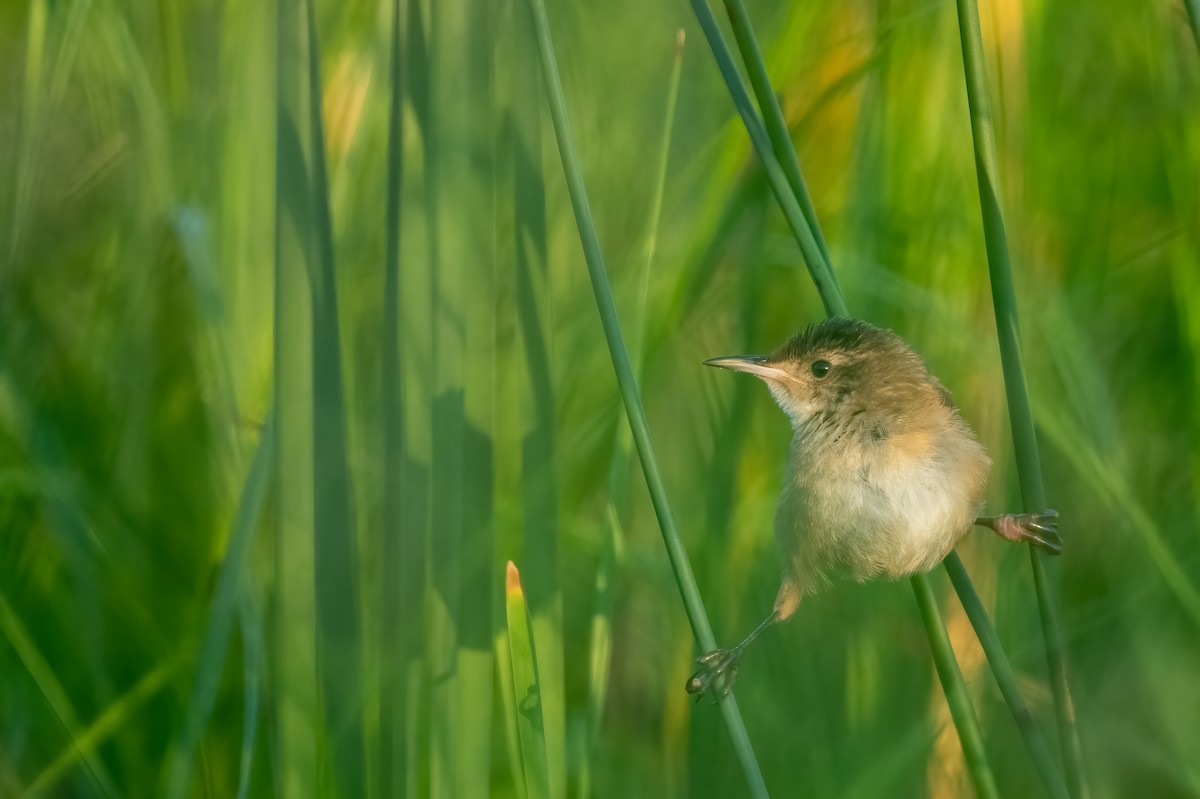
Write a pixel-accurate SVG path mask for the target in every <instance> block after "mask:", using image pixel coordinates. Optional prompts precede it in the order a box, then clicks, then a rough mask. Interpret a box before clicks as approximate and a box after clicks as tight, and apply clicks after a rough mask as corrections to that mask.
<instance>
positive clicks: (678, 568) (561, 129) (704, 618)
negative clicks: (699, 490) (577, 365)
mask: <svg viewBox="0 0 1200 799" xmlns="http://www.w3.org/2000/svg"><path fill="white" fill-rule="evenodd" d="M529 10H530V13H531V14H532V17H533V27H534V31H535V35H536V38H537V46H538V55H539V57H540V58H541V63H542V77H543V79H544V81H545V88H546V98H547V100H548V101H549V105H550V116H551V118H552V120H553V122H554V133H555V138H556V139H557V140H558V151H559V156H560V157H561V159H562V164H563V172H564V174H565V176H566V181H567V189H568V191H569V193H570V195H571V206H572V208H573V209H574V212H575V221H576V224H577V226H578V228H579V239H580V243H581V244H582V246H583V252H584V256H585V260H586V261H587V268H588V276H589V277H590V278H591V283H592V290H593V292H594V294H595V296H596V306H597V309H598V310H599V312H600V321H601V323H602V325H603V327H604V337H605V339H606V340H607V342H608V351H609V355H610V356H611V358H612V362H613V369H614V371H615V372H616V376H617V384H618V385H619V387H620V390H621V398H622V400H623V401H624V403H625V413H626V415H627V416H628V419H629V427H630V430H631V431H632V433H633V440H634V445H635V446H636V447H637V452H638V457H639V459H640V460H641V463H642V472H643V474H644V475H645V478H646V488H647V489H648V490H649V492H650V500H651V503H652V504H653V506H654V512H655V515H656V516H657V517H658V524H659V528H660V529H661V531H662V536H663V543H664V544H665V545H666V547H667V555H668V557H669V559H670V561H671V568H672V570H673V571H674V573H675V581H676V583H677V584H678V586H679V593H680V595H681V596H682V598H683V604H684V609H685V610H686V611H687V616H688V621H689V623H690V624H691V626H692V633H693V634H694V635H695V637H696V640H697V642H698V643H699V644H700V647H701V648H702V649H704V650H709V649H715V648H716V645H717V643H716V639H715V638H714V637H713V633H712V626H711V625H710V624H709V621H708V615H707V613H706V612H705V610H704V601H703V600H702V599H701V597H700V589H699V587H698V586H697V585H696V578H695V576H694V575H693V574H692V567H691V564H690V563H689V561H688V557H687V551H686V550H685V549H684V545H683V541H682V539H680V537H679V531H678V529H677V528H676V526H675V517H674V514H673V513H672V512H671V505H670V502H669V501H668V499H667V492H666V487H665V486H664V484H663V479H662V475H661V473H660V472H659V469H658V462H657V460H656V459H655V456H654V448H653V446H652V444H651V442H650V430H649V425H648V424H647V421H646V411H645V408H643V407H642V399H641V396H640V394H639V393H638V387H637V379H636V377H635V376H634V371H633V364H632V362H631V361H630V357H629V352H628V350H627V349H626V347H625V340H624V337H623V335H622V333H621V325H620V322H619V320H618V319H617V309H616V304H615V303H614V301H613V295H612V287H611V286H610V285H609V282H608V274H607V271H606V269H605V266H604V256H603V254H602V252H601V250H600V242H599V239H598V237H597V235H596V227H595V224H594V223H593V221H592V212H591V207H590V204H589V202H588V198H587V190H586V189H585V187H584V183H583V172H582V169H581V168H580V165H579V157H578V155H577V154H576V152H575V138H574V135H573V134H572V132H571V121H570V119H569V118H568V117H567V109H566V100H565V99H564V97H563V90H562V83H561V81H560V79H559V75H558V63H557V61H556V60H555V57H554V49H553V45H552V43H551V39H550V24H549V21H548V20H547V18H546V8H545V5H544V4H543V2H542V0H529ZM814 246H815V245H814ZM721 711H722V713H723V714H724V716H725V723H726V725H727V726H728V727H729V734H730V737H731V738H732V739H733V746H734V750H735V752H736V753H737V757H738V759H739V761H741V764H742V769H743V770H744V771H745V774H746V780H747V782H748V783H749V787H750V793H751V794H752V795H753V796H755V797H765V796H767V788H766V783H765V782H764V781H763V777H762V772H761V770H760V769H759V767H758V761H757V760H756V759H755V757H754V750H753V748H752V747H751V745H750V736H749V735H748V733H747V732H746V725H745V723H744V722H743V721H742V716H741V713H740V711H739V710H738V706H737V701H736V700H735V699H734V697H733V694H732V693H731V694H729V695H728V696H726V697H725V699H724V700H722V701H721Z"/></svg>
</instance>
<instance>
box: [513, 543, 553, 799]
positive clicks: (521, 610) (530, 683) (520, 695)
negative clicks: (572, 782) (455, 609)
mask: <svg viewBox="0 0 1200 799" xmlns="http://www.w3.org/2000/svg"><path fill="white" fill-rule="evenodd" d="M504 595H505V605H506V607H507V609H508V611H507V615H508V648H509V653H510V662H511V669H512V692H513V702H514V707H515V710H516V723H517V729H518V733H519V739H520V742H521V762H522V764H523V765H522V772H523V774H524V776H525V790H526V795H527V796H528V797H529V799H544V798H545V797H549V796H551V793H550V776H549V774H548V771H547V764H546V736H545V728H544V725H543V722H542V694H541V684H540V682H539V680H538V667H537V657H536V654H535V652H536V650H535V646H534V640H535V638H534V634H533V627H532V626H531V625H530V620H529V607H528V605H527V604H526V602H525V592H524V590H523V589H522V588H521V575H520V574H519V573H518V572H517V567H516V566H515V565H513V562H512V561H511V560H510V561H509V562H508V570H507V577H506V579H505V590H504ZM506 687H507V686H506Z"/></svg>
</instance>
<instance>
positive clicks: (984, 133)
mask: <svg viewBox="0 0 1200 799" xmlns="http://www.w3.org/2000/svg"><path fill="white" fill-rule="evenodd" d="M956 2H957V5H958V30H959V36H960V39H961V41H962V54H963V71H964V73H965V76H966V85H967V103H968V105H969V107H970V111H971V138H972V140H973V141H974V145H975V173H976V176H977V177H978V182H979V204H980V207H981V211H982V214H983V235H984V241H985V244H986V246H987V258H988V270H989V273H990V275H991V282H992V303H993V305H994V306H995V313H996V332H997V335H998V337H999V340H1000V359H1001V365H1002V367H1003V372H1004V388H1005V393H1006V395H1007V397H1008V413H1009V419H1010V420H1011V425H1012V434H1013V448H1014V451H1015V454H1016V459H1017V474H1018V477H1019V480H1020V483H1021V497H1022V500H1023V504H1024V506H1025V509H1026V510H1027V511H1040V510H1042V509H1043V508H1045V507H1046V492H1045V488H1044V486H1043V484H1042V465H1041V461H1040V460H1039V458H1038V448H1037V436H1036V434H1035V432H1034V427H1033V413H1032V411H1031V410H1030V407H1029V394H1028V392H1027V390H1026V387H1025V375H1024V371H1023V370H1022V368H1021V346H1020V333H1019V329H1018V324H1017V299H1016V292H1015V291H1014V289H1013V279H1012V267H1011V265H1010V264H1009V258H1008V242H1007V240H1006V237H1005V233H1004V216H1003V214H1002V213H1001V210H1000V199H999V198H1000V188H999V187H1000V181H999V170H998V168H997V158H996V136H995V124H994V122H993V120H992V112H991V108H990V103H989V102H988V94H987V85H986V74H985V72H984V66H983V40H982V36H981V35H980V32H979V9H978V7H977V5H976V3H975V0H956ZM1029 554H1030V564H1031V566H1032V568H1033V582H1034V585H1035V587H1036V589H1037V600H1038V609H1039V611H1040V613H1041V617H1042V634H1043V636H1044V638H1045V641H1046V660H1047V665H1048V667H1049V672H1050V685H1051V688H1052V689H1053V692H1054V708H1055V712H1056V714H1057V716H1058V732H1059V739H1060V741H1059V742H1060V745H1061V747H1062V756H1063V763H1064V764H1065V766H1066V772H1067V782H1068V784H1069V786H1070V788H1071V794H1072V796H1074V797H1075V799H1082V797H1086V796H1087V795H1088V787H1087V782H1086V781H1085V778H1084V772H1083V751H1082V746H1081V744H1080V740H1079V731H1078V729H1077V728H1076V726H1075V709H1074V706H1073V704H1072V701H1071V691H1070V685H1069V684H1068V676H1067V664H1066V646H1065V644H1064V642H1063V635H1062V629H1061V624H1060V622H1059V613H1058V604H1059V602H1058V597H1057V596H1056V595H1055V594H1056V592H1055V588H1054V586H1052V585H1051V583H1050V581H1049V579H1048V577H1047V574H1046V567H1045V564H1044V563H1043V557H1044V555H1043V554H1042V553H1039V552H1038V550H1037V549H1035V548H1034V547H1032V546H1031V547H1030V552H1029ZM960 596H961V593H960ZM964 604H965V600H964ZM976 632H978V628H977V630H976ZM980 638H981V640H982V636H980Z"/></svg>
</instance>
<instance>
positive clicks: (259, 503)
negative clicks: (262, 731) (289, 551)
mask: <svg viewBox="0 0 1200 799" xmlns="http://www.w3.org/2000/svg"><path fill="white" fill-rule="evenodd" d="M274 437H275V424H274V421H273V420H271V419H268V420H267V424H266V426H265V427H264V429H263V434H262V438H261V439H260V440H259V442H258V451H257V453H256V454H255V456H254V461H253V463H252V464H251V466H250V473H249V474H248V475H247V476H246V482H245V485H244V486H243V488H242V498H241V501H240V502H239V504H238V511H237V515H236V517H235V519H234V523H233V531H232V533H231V535H230V536H229V545H228V548H227V550H226V553H225V558H224V560H223V561H222V563H221V569H220V572H219V573H218V575H217V587H216V589H215V590H214V592H213V598H212V603H211V605H210V606H209V611H208V621H207V624H206V626H205V629H204V638H203V639H202V640H201V643H200V651H199V654H198V655H197V657H196V669H195V677H194V679H193V680H192V692H191V697H190V698H189V700H188V706H187V710H186V712H185V714H184V721H183V727H182V729H181V730H180V731H179V733H178V735H177V737H176V740H175V744H174V746H173V747H172V753H171V767H170V776H169V778H168V783H167V796H168V797H172V798H173V797H183V796H186V795H187V793H188V790H189V788H190V782H191V777H192V771H193V761H194V758H195V752H196V747H197V746H199V744H200V740H201V738H202V737H203V735H204V729H205V727H207V726H208V720H209V716H210V715H211V714H212V708H213V704H214V703H215V702H216V698H217V689H218V688H219V687H220V684H221V675H222V673H223V672H224V670H225V655H226V653H227V651H228V648H229V636H230V632H231V631H232V630H233V623H234V619H235V615H236V611H237V606H238V596H239V594H240V592H241V591H242V590H244V586H245V584H244V582H243V569H244V563H245V560H246V555H247V552H248V551H249V549H250V546H251V543H252V541H253V540H254V533H255V531H256V530H257V529H258V525H259V523H260V521H261V517H262V509H263V503H264V500H265V498H266V495H267V486H268V481H269V479H270V475H271V456H272V454H273V450H274V447H275V440H274Z"/></svg>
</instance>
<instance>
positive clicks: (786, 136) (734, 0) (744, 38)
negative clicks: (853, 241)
mask: <svg viewBox="0 0 1200 799" xmlns="http://www.w3.org/2000/svg"><path fill="white" fill-rule="evenodd" d="M725 11H726V13H727V14H729V26H730V27H731V28H733V38H734V40H735V41H736V42H737V46H738V50H739V51H740V52H741V54H742V63H744V64H745V65H746V71H747V72H748V73H749V74H750V85H751V86H752V87H753V88H754V96H755V98H756V99H757V100H758V108H759V111H761V112H762V115H763V119H764V120H765V121H766V123H767V136H768V137H770V139H771V149H772V151H773V152H774V153H775V157H776V158H777V159H779V163H780V165H781V166H782V167H783V174H784V177H786V178H787V182H788V185H789V186H791V187H792V193H793V194H794V195H795V196H796V201H797V202H799V203H800V211H801V212H802V213H803V214H804V218H805V220H807V221H808V225H809V227H811V228H812V232H813V238H815V239H816V241H817V248H818V249H820V251H821V255H822V256H824V258H825V263H826V264H832V263H833V261H832V260H831V259H830V258H829V247H828V246H826V244H825V236H824V234H823V233H821V226H820V225H819V224H818V223H817V211H816V209H815V208H814V207H813V202H812V198H811V197H810V196H809V194H808V187H807V186H806V185H805V184H804V175H803V174H802V173H801V172H800V162H799V160H797V158H796V148H795V147H794V146H792V134H791V131H790V130H788V126H787V122H786V121H785V120H784V118H783V109H782V108H780V107H779V98H778V97H776V95H775V91H774V90H773V89H772V88H771V78H770V76H768V75H767V64H766V62H765V61H764V60H763V55H762V49H761V48H760V47H759V46H758V39H757V38H756V37H755V35H754V27H753V26H752V25H751V24H750V15H749V14H747V13H746V4H745V3H743V2H742V0H725Z"/></svg>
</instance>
